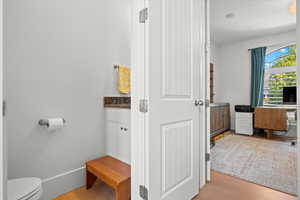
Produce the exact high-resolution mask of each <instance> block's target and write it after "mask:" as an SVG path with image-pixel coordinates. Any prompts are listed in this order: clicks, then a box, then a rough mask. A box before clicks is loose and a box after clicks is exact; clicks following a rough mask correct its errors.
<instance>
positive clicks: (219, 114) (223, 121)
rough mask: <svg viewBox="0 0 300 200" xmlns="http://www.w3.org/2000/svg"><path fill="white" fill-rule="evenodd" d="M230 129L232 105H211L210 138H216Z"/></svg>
mask: <svg viewBox="0 0 300 200" xmlns="http://www.w3.org/2000/svg"><path fill="white" fill-rule="evenodd" d="M229 129H230V104H229V103H213V104H210V136H211V137H214V136H216V135H218V134H220V133H223V132H225V131H227V130H229Z"/></svg>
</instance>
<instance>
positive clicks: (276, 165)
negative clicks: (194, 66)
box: [208, 0, 299, 196]
mask: <svg viewBox="0 0 300 200" xmlns="http://www.w3.org/2000/svg"><path fill="white" fill-rule="evenodd" d="M210 3H211V4H210V10H209V13H210V20H209V26H210V47H211V48H210V58H209V60H210V62H209V63H210V65H209V66H208V68H209V70H210V73H209V83H208V84H209V85H208V91H209V92H208V94H209V97H210V102H211V104H210V108H209V110H210V124H209V126H210V141H211V142H210V147H211V149H210V154H211V156H210V157H211V160H210V165H211V167H210V168H211V170H212V171H213V173H212V174H214V173H222V174H226V175H229V176H232V177H235V178H238V179H242V180H245V181H247V182H251V183H254V184H257V185H259V186H263V187H267V188H271V189H273V190H277V191H280V192H282V193H287V194H290V195H292V196H297V177H298V175H297V156H298V149H299V147H298V144H297V142H296V141H297V138H298V133H297V82H298V81H299V80H298V77H297V62H296V58H297V46H296V14H295V12H296V11H295V10H294V6H295V3H296V1H276V2H275V1H273V2H270V1H260V2H250V1H235V0H229V1H226V3H225V2H224V3H222V2H220V1H217V0H213V1H210ZM254 13H255V14H254Z"/></svg>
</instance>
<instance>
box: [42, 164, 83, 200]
mask: <svg viewBox="0 0 300 200" xmlns="http://www.w3.org/2000/svg"><path fill="white" fill-rule="evenodd" d="M84 184H85V166H83V167H80V168H77V169H73V170H70V171H67V172H64V173H61V174H58V175H56V176H53V177H50V178H46V179H44V180H43V198H42V200H51V199H53V198H55V197H57V196H59V195H61V194H64V193H66V192H69V191H71V190H74V189H76V188H79V187H81V186H83V185H84Z"/></svg>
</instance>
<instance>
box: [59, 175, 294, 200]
mask: <svg viewBox="0 0 300 200" xmlns="http://www.w3.org/2000/svg"><path fill="white" fill-rule="evenodd" d="M113 199H114V191H113V189H111V188H109V187H108V186H106V185H104V184H103V183H100V182H98V183H97V184H95V186H94V187H93V188H92V189H90V190H86V189H85V187H81V188H79V189H76V190H74V191H72V192H69V193H67V194H64V195H61V196H59V197H57V198H55V199H54V200H113ZM194 200H297V198H296V197H294V196H291V195H288V194H285V193H282V192H278V191H275V190H272V189H270V188H266V187H263V186H260V185H256V184H254V183H249V182H247V181H243V180H241V179H237V178H234V177H231V176H227V175H224V174H221V173H218V172H212V180H211V182H210V183H209V184H207V185H206V186H204V188H203V189H201V190H200V194H199V195H198V196H197V197H195V198H194Z"/></svg>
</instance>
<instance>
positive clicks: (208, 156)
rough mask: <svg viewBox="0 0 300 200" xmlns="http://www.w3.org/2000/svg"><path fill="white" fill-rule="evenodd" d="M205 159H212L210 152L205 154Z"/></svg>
mask: <svg viewBox="0 0 300 200" xmlns="http://www.w3.org/2000/svg"><path fill="white" fill-rule="evenodd" d="M205 161H206V162H208V161H210V154H209V153H206V154H205Z"/></svg>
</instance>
